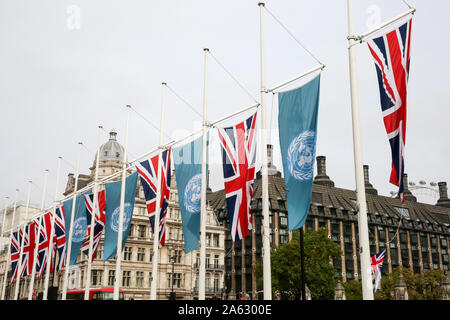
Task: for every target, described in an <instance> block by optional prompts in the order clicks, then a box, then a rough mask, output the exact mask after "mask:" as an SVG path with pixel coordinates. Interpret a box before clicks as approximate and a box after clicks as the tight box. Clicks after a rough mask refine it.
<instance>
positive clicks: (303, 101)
mask: <svg viewBox="0 0 450 320" xmlns="http://www.w3.org/2000/svg"><path fill="white" fill-rule="evenodd" d="M319 91H320V74H319V75H318V76H317V77H316V78H314V79H313V80H311V81H310V82H308V83H307V84H305V85H303V86H302V87H300V88H297V89H294V90H291V91H286V92H281V93H279V94H278V107H279V110H278V128H279V135H280V147H281V155H282V159H283V172H284V183H285V185H286V199H287V207H288V223H289V230H295V229H299V228H301V227H302V226H303V224H304V223H305V221H306V216H307V215H308V210H309V205H310V202H311V194H312V186H313V177H314V158H315V153H316V138H317V115H318V109H319Z"/></svg>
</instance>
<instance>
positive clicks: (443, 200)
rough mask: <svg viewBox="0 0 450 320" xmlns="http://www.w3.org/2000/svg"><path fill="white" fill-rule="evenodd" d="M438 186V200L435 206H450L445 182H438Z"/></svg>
mask: <svg viewBox="0 0 450 320" xmlns="http://www.w3.org/2000/svg"><path fill="white" fill-rule="evenodd" d="M438 186H439V200H438V202H437V203H436V205H437V206H440V207H447V208H450V199H449V198H448V193H447V182H438Z"/></svg>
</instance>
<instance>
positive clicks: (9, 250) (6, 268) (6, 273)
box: [2, 189, 19, 300]
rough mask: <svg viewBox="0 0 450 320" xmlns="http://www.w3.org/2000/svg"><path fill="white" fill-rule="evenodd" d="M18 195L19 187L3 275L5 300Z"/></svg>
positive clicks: (3, 296)
mask: <svg viewBox="0 0 450 320" xmlns="http://www.w3.org/2000/svg"><path fill="white" fill-rule="evenodd" d="M18 195H19V189H16V196H15V198H14V209H13V216H12V220H11V228H10V229H9V244H8V254H7V256H6V266H5V275H4V276H3V288H2V300H5V290H6V281H7V280H8V279H7V276H8V269H9V268H10V264H11V237H12V232H13V226H14V218H15V216H16V205H17V196H18ZM5 214H6V212H5ZM11 276H12V275H11Z"/></svg>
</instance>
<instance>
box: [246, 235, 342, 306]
mask: <svg viewBox="0 0 450 320" xmlns="http://www.w3.org/2000/svg"><path fill="white" fill-rule="evenodd" d="M304 245H305V277H306V285H307V286H308V288H309V289H310V291H311V298H312V299H313V300H326V299H334V288H335V287H336V284H337V281H336V280H335V279H334V275H335V273H336V269H335V268H334V266H333V265H332V264H330V258H332V259H339V257H340V255H341V249H340V247H339V245H337V244H335V243H334V242H333V241H332V240H331V239H329V238H328V234H327V230H326V229H325V228H321V229H319V230H318V231H306V232H305V233H304ZM271 266H272V270H271V271H272V290H273V291H274V293H275V292H279V293H280V294H281V298H282V299H300V298H301V270H300V232H299V231H298V230H296V231H294V232H293V235H292V241H290V242H289V243H286V244H283V245H281V246H279V247H278V248H277V249H275V250H272V252H271ZM255 272H256V276H257V278H258V284H259V286H260V287H262V274H263V270H262V261H261V260H259V261H258V262H257V264H256V268H255Z"/></svg>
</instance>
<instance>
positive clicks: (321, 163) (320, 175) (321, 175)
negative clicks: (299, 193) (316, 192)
mask: <svg viewBox="0 0 450 320" xmlns="http://www.w3.org/2000/svg"><path fill="white" fill-rule="evenodd" d="M316 160H317V175H316V176H315V178H314V183H315V184H320V185H323V186H328V187H334V182H333V181H332V180H331V179H330V177H328V176H327V166H326V157H325V156H317V157H316Z"/></svg>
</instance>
